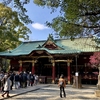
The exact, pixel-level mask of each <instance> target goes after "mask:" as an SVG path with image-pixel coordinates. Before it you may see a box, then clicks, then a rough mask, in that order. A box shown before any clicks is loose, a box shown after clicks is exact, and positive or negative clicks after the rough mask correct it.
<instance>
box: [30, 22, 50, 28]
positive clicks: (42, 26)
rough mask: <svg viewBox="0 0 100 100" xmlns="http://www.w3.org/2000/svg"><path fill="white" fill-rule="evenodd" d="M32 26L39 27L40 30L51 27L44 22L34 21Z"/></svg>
mask: <svg viewBox="0 0 100 100" xmlns="http://www.w3.org/2000/svg"><path fill="white" fill-rule="evenodd" d="M32 27H33V28H34V29H38V30H44V29H49V27H47V26H45V25H43V24H40V23H33V24H32Z"/></svg>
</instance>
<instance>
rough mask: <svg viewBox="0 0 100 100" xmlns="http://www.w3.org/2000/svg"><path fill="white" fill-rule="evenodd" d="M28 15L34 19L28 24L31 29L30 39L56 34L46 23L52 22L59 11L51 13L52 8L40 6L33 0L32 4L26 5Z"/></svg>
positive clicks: (39, 38)
mask: <svg viewBox="0 0 100 100" xmlns="http://www.w3.org/2000/svg"><path fill="white" fill-rule="evenodd" d="M25 8H26V9H27V11H28V12H27V15H28V16H29V17H30V19H31V20H32V21H33V23H32V24H29V25H28V28H30V30H31V32H32V33H31V34H29V41H37V40H46V39H47V38H48V36H49V34H51V33H52V34H54V30H53V29H51V28H49V27H47V26H46V25H45V22H46V21H49V22H51V21H52V19H53V18H55V17H57V16H58V15H59V12H55V13H52V14H51V13H50V12H51V9H48V8H47V7H45V8H44V7H40V6H37V5H36V4H34V3H33V2H32V0H31V2H30V4H28V5H26V6H25Z"/></svg>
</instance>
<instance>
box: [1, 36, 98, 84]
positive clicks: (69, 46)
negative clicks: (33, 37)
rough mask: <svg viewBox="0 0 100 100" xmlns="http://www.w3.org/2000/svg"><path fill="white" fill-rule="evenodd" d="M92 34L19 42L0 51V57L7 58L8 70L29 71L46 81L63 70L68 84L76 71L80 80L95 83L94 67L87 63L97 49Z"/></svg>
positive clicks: (96, 72)
mask: <svg viewBox="0 0 100 100" xmlns="http://www.w3.org/2000/svg"><path fill="white" fill-rule="evenodd" d="M96 46H97V44H96V43H95V41H93V40H92V38H76V39H75V40H73V41H71V40H70V39H55V40H54V39H53V37H52V36H51V35H49V37H48V38H47V40H41V41H28V42H22V43H21V44H20V45H19V46H18V47H17V48H15V49H13V50H11V51H6V52H0V57H1V58H6V59H9V60H10V70H11V71H19V72H22V71H29V72H30V71H31V72H32V73H33V74H37V75H38V76H46V77H47V83H55V82H56V80H57V79H58V78H59V76H60V75H61V74H64V76H65V78H66V80H67V81H68V84H72V81H73V75H75V72H78V74H79V75H81V78H82V83H83V84H96V83H97V80H98V69H97V68H95V67H94V68H92V67H91V66H89V57H90V56H91V55H93V53H94V52H97V51H100V49H97V48H96Z"/></svg>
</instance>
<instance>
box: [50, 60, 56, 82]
mask: <svg viewBox="0 0 100 100" xmlns="http://www.w3.org/2000/svg"><path fill="white" fill-rule="evenodd" d="M51 62H52V83H55V62H54V60H52V61H51Z"/></svg>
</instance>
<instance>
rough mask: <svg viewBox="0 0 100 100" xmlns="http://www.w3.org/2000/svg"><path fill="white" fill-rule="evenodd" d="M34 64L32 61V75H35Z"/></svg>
mask: <svg viewBox="0 0 100 100" xmlns="http://www.w3.org/2000/svg"><path fill="white" fill-rule="evenodd" d="M34 65H35V62H34V61H32V74H35V66H34Z"/></svg>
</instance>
